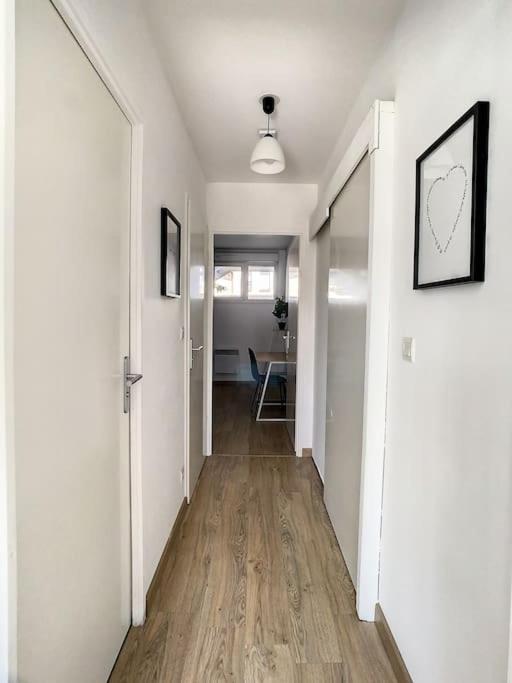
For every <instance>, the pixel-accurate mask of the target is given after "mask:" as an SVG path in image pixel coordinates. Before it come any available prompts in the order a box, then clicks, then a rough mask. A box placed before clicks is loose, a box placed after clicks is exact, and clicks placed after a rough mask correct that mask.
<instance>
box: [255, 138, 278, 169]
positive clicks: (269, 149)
mask: <svg viewBox="0 0 512 683" xmlns="http://www.w3.org/2000/svg"><path fill="white" fill-rule="evenodd" d="M285 167H286V163H285V160H284V154H283V150H282V149H281V145H280V144H279V143H278V141H277V140H276V139H275V137H273V136H272V135H265V136H264V137H262V138H261V140H260V141H259V142H258V143H257V144H256V147H255V148H254V151H253V153H252V156H251V170H252V171H254V172H255V173H263V174H265V175H273V174H275V173H281V171H284V169H285Z"/></svg>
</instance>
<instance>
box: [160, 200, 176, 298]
mask: <svg viewBox="0 0 512 683" xmlns="http://www.w3.org/2000/svg"><path fill="white" fill-rule="evenodd" d="M160 217H161V263H160V293H161V295H162V296H165V297H170V298H173V299H179V297H180V296H181V223H180V222H179V220H178V219H177V218H176V217H175V216H173V214H172V213H171V212H170V211H169V209H168V208H167V207H165V206H163V207H162V208H161V211H160Z"/></svg>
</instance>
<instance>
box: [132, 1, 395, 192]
mask: <svg viewBox="0 0 512 683" xmlns="http://www.w3.org/2000/svg"><path fill="white" fill-rule="evenodd" d="M143 4H144V6H145V7H146V8H147V12H148V16H149V20H150V25H151V26H152V29H153V32H154V34H155V37H156V41H157V46H158V49H159V53H160V55H161V57H162V61H163V63H164V67H165V69H166V71H167V74H168V77H169V80H170V82H171V85H172V87H173V90H174V93H175V95H176V97H177V100H178V105H179V107H180V109H181V113H182V115H183V117H184V119H185V123H186V126H187V128H188V130H189V133H190V135H191V137H192V141H193V143H194V146H195V148H196V151H197V154H198V156H199V158H200V161H201V164H202V167H203V169H204V172H205V174H206V178H207V180H208V181H235V182H236V181H238V182H243V181H255V180H263V181H264V182H269V180H271V179H272V178H274V179H275V180H276V181H280V182H317V180H318V178H319V176H320V175H321V172H322V170H323V168H324V166H325V163H326V161H327V159H328V157H329V152H330V151H331V150H332V148H333V146H334V143H335V141H336V139H337V137H338V136H339V134H340V132H341V130H342V128H343V124H344V122H345V119H346V117H347V115H348V113H349V111H350V107H351V104H352V102H353V100H354V98H355V96H356V94H357V92H358V90H359V87H360V85H361V83H362V81H363V80H364V77H365V75H366V73H367V71H368V69H369V67H370V66H371V64H372V62H373V60H374V59H375V57H376V55H377V52H378V50H379V48H380V47H381V46H382V44H383V42H384V41H385V40H386V38H387V36H388V35H389V33H390V31H391V29H392V26H393V24H394V22H395V20H396V18H397V15H398V13H399V10H400V8H401V6H402V4H403V0H258V1H256V0H151V1H150V2H144V3H143ZM263 93H273V94H276V95H278V96H279V97H280V98H281V102H280V104H279V105H278V107H277V113H276V114H275V115H274V117H273V121H272V126H273V127H276V128H277V129H278V131H279V141H280V142H281V145H282V146H283V149H284V152H285V155H286V161H287V168H286V170H285V171H284V172H283V173H281V174H280V175H277V176H258V175H257V174H255V173H253V172H252V171H251V170H250V169H249V158H250V155H251V152H252V149H253V147H254V145H255V144H256V142H257V139H258V138H257V134H256V132H257V129H258V128H262V127H264V126H265V123H266V119H265V117H264V115H263V112H262V111H261V107H260V104H259V103H258V98H259V97H260V95H262V94H263Z"/></svg>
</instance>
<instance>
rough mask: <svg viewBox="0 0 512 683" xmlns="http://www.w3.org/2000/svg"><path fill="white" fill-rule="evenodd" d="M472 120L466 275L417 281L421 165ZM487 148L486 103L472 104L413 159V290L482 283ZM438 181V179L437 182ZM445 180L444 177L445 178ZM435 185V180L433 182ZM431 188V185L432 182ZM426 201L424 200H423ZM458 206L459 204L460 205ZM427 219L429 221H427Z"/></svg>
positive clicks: (418, 278)
mask: <svg viewBox="0 0 512 683" xmlns="http://www.w3.org/2000/svg"><path fill="white" fill-rule="evenodd" d="M471 118H473V149H472V163H471V167H472V182H471V219H470V231H471V248H470V255H469V272H468V274H467V275H466V276H463V277H456V278H448V279H441V280H436V281H433V282H420V273H419V268H420V264H419V260H420V259H419V256H420V239H421V206H422V196H421V187H422V164H423V163H424V162H425V161H426V160H427V159H428V158H429V157H430V156H431V155H432V153H433V152H435V151H436V150H438V149H439V148H440V147H441V145H443V144H444V143H445V142H446V141H447V140H448V139H449V138H450V137H451V136H452V135H453V134H454V133H456V132H457V131H458V130H459V128H461V126H463V125H464V124H465V123H466V122H467V121H469V120H470V119H471ZM488 145H489V102H483V101H479V102H476V104H474V105H473V106H472V107H471V108H470V109H468V111H467V112H466V113H465V114H463V115H462V116H461V117H460V118H459V119H458V120H457V121H456V122H455V123H454V124H453V125H452V126H450V128H448V130H447V131H445V132H444V133H443V134H442V135H441V137H439V138H438V139H437V140H436V141H435V142H434V143H433V144H432V145H431V146H430V147H429V148H428V149H427V150H425V152H423V154H422V155H421V156H419V157H418V159H417V160H416V204H415V232H414V283H413V288H414V289H416V290H418V289H427V288H432V287H445V286H447V285H459V284H464V283H468V282H484V280H485V234H486V213H487V164H488ZM439 179H441V178H438V179H437V180H439ZM445 179H446V176H445ZM434 182H435V181H434ZM432 185H433V183H432ZM427 201H428V200H427ZM461 206H462V204H461ZM429 220H430V219H429ZM450 239H451V238H450Z"/></svg>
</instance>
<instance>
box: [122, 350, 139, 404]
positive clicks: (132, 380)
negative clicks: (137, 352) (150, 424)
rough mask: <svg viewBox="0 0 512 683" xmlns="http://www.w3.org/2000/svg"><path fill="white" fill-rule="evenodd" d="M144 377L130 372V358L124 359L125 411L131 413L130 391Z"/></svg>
mask: <svg viewBox="0 0 512 683" xmlns="http://www.w3.org/2000/svg"><path fill="white" fill-rule="evenodd" d="M142 377H143V376H142V375H139V374H135V373H132V372H130V358H129V356H125V357H124V363H123V411H124V412H125V413H129V412H130V389H131V388H132V386H133V385H134V384H137V382H139V381H140V380H141V379H142Z"/></svg>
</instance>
